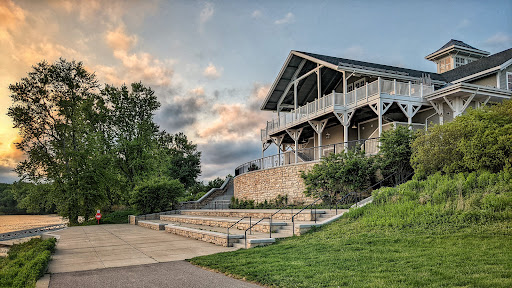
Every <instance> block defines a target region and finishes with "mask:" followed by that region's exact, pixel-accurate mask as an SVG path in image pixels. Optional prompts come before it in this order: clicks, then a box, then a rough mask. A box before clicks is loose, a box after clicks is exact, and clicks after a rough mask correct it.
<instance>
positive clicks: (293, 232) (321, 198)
mask: <svg viewBox="0 0 512 288" xmlns="http://www.w3.org/2000/svg"><path fill="white" fill-rule="evenodd" d="M324 196H328V195H323V196H322V197H320V198H318V199H316V200H315V201H313V203H311V204H309V205H307V206H306V207H304V208H302V210H300V211H299V212H297V213H295V214H293V216H292V235H293V236H295V220H294V219H295V216H297V215H298V214H300V212H302V211H304V210H306V209H308V207H311V206H312V205H313V204H315V203H316V202H318V201H320V200H323V197H324ZM311 212H313V207H311ZM315 223H316V206H315Z"/></svg>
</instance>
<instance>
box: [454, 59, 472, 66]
mask: <svg viewBox="0 0 512 288" xmlns="http://www.w3.org/2000/svg"><path fill="white" fill-rule="evenodd" d="M467 63H469V62H466V58H463V57H455V68H457V67H460V66H462V65H465V64H467Z"/></svg>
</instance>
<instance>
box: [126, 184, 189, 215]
mask: <svg viewBox="0 0 512 288" xmlns="http://www.w3.org/2000/svg"><path fill="white" fill-rule="evenodd" d="M184 193H185V187H184V186H183V184H181V183H180V181H178V180H176V179H167V178H150V179H148V180H146V181H143V182H142V183H140V184H139V185H137V186H136V187H135V189H134V190H133V193H132V199H131V204H132V205H134V207H135V209H137V210H138V211H139V212H140V213H141V214H148V213H156V212H161V211H165V210H167V209H172V207H174V206H175V205H176V204H177V199H178V197H179V196H181V195H183V194H184Z"/></svg>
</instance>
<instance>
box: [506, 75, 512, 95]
mask: <svg viewBox="0 0 512 288" xmlns="http://www.w3.org/2000/svg"><path fill="white" fill-rule="evenodd" d="M507 90H510V91H512V72H507Z"/></svg>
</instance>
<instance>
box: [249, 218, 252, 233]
mask: <svg viewBox="0 0 512 288" xmlns="http://www.w3.org/2000/svg"><path fill="white" fill-rule="evenodd" d="M249 234H251V235H252V217H249Z"/></svg>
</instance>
